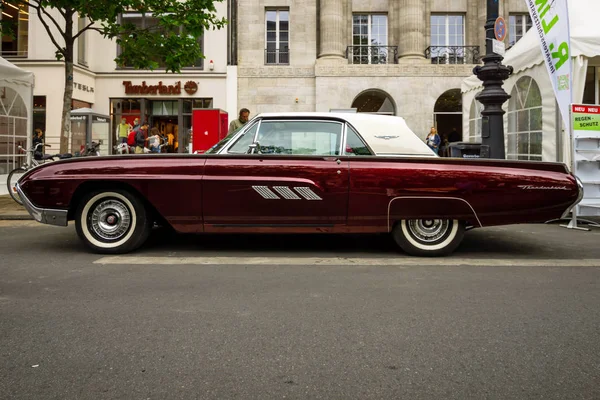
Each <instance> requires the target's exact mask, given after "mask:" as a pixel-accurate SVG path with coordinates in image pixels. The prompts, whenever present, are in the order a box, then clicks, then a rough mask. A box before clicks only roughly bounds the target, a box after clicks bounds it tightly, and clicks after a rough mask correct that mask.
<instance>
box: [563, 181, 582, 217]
mask: <svg viewBox="0 0 600 400" xmlns="http://www.w3.org/2000/svg"><path fill="white" fill-rule="evenodd" d="M573 176H574V177H575V181H577V188H578V189H579V195H578V196H577V200H575V202H574V203H573V204H572V205H571V206H570V207H569V208H567V209H566V210H565V212H564V213H563V215H562V216H561V219H567V218H568V217H569V213H570V212H571V210H573V208H574V207H575V206H576V205H577V204H579V202H580V201H581V200H583V182H581V179H579V178H578V177H576V176H575V175H573Z"/></svg>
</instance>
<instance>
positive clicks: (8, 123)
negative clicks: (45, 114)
mask: <svg viewBox="0 0 600 400" xmlns="http://www.w3.org/2000/svg"><path fill="white" fill-rule="evenodd" d="M29 134H31V133H29ZM27 136H28V133H27V107H26V106H25V102H24V101H23V98H22V97H21V96H20V95H19V93H17V92H16V91H15V90H13V89H12V88H10V87H6V86H5V87H1V88H0V175H4V174H8V173H9V172H10V171H12V170H13V169H15V168H17V167H19V166H21V165H23V163H24V162H25V157H26V156H25V153H23V152H21V151H20V150H19V146H22V147H27Z"/></svg>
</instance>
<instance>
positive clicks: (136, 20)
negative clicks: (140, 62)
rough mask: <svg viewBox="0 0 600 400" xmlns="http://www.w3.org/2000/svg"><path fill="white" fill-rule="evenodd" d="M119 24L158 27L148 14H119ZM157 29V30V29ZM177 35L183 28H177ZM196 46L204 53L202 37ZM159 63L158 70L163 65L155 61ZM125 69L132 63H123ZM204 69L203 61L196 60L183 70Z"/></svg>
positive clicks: (181, 32)
mask: <svg viewBox="0 0 600 400" xmlns="http://www.w3.org/2000/svg"><path fill="white" fill-rule="evenodd" d="M121 23H123V24H126V23H129V24H133V25H134V26H135V27H136V28H137V29H148V28H151V27H158V18H156V17H154V16H153V15H152V14H149V13H136V12H130V13H124V14H121ZM157 29H158V28H157ZM178 33H179V34H183V33H184V31H183V28H182V27H180V28H179V32H178ZM197 43H198V46H199V47H200V51H202V52H204V36H201V37H199V38H198V39H197ZM117 53H118V54H119V55H120V54H121V49H120V48H118V49H117ZM156 61H157V62H158V63H159V68H164V67H165V64H164V62H162V61H161V60H156ZM124 66H125V67H126V68H131V67H132V66H133V63H131V62H127V61H125V65H124ZM203 67H204V59H203V58H198V59H197V60H196V62H195V63H194V64H193V65H187V66H185V67H183V68H203Z"/></svg>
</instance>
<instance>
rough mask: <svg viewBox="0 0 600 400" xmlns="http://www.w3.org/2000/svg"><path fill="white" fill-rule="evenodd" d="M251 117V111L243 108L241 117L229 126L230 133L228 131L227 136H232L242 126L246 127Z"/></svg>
mask: <svg viewBox="0 0 600 400" xmlns="http://www.w3.org/2000/svg"><path fill="white" fill-rule="evenodd" d="M249 116H250V110H248V109H247V108H242V109H241V110H240V115H239V117H238V118H237V119H234V120H233V121H231V123H230V124H229V131H227V135H231V134H232V133H235V132H237V131H238V130H239V129H240V128H241V127H242V126H244V125H246V122H248V117H249Z"/></svg>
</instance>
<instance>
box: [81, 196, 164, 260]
mask: <svg viewBox="0 0 600 400" xmlns="http://www.w3.org/2000/svg"><path fill="white" fill-rule="evenodd" d="M75 228H76V229H77V234H78V235H79V237H80V238H81V239H82V240H83V241H84V242H85V244H87V245H88V246H89V247H90V248H91V249H92V250H94V251H96V252H98V253H112V254H118V253H127V252H129V251H132V250H135V249H136V248H137V247H139V246H140V245H142V243H144V241H145V240H146V239H147V238H148V235H149V234H150V230H151V229H152V221H151V219H150V218H149V215H148V212H147V210H146V207H145V206H144V203H143V202H142V201H140V199H139V198H137V197H136V196H134V195H133V194H131V193H130V192H128V191H126V190H109V191H96V192H93V193H89V194H87V195H85V196H84V198H83V199H82V201H81V202H80V203H79V207H78V208H77V212H76V216H75Z"/></svg>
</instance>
